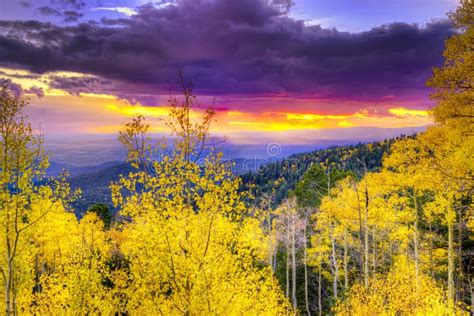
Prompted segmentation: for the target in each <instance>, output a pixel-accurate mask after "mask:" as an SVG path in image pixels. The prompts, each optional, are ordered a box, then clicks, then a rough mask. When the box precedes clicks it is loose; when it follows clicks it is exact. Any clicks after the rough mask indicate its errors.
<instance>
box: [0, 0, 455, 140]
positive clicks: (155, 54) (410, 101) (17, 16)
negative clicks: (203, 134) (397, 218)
mask: <svg viewBox="0 0 474 316" xmlns="http://www.w3.org/2000/svg"><path fill="white" fill-rule="evenodd" d="M294 2H295V3H294V4H293V5H292V4H291V3H288V1H287V0H273V1H271V0H266V1H263V0H262V1H260V0H176V1H166V0H162V1H153V2H152V3H150V2H148V1H131V0H121V1H107V0H87V1H86V0H36V1H33V0H30V1H28V0H23V1H17V0H1V1H0V78H3V79H4V80H7V81H8V82H10V85H11V87H12V88H14V89H15V91H16V92H17V93H18V94H24V95H29V96H30V97H31V108H30V109H29V115H30V118H31V120H32V121H33V123H34V124H35V126H38V125H39V123H41V129H42V131H43V132H44V133H45V134H46V135H50V136H58V137H59V136H61V137H64V138H66V139H67V137H73V136H78V135H82V136H90V137H97V135H99V136H100V135H109V134H115V133H116V132H117V131H118V130H119V129H120V127H121V126H122V125H123V124H124V123H125V122H127V121H128V120H130V118H131V117H133V116H135V115H138V114H143V115H145V116H147V117H150V118H151V120H152V121H153V131H155V132H166V130H165V129H164V127H163V126H164V125H163V122H162V120H160V119H161V118H163V117H165V116H166V114H167V111H168V105H167V100H168V98H169V95H170V94H179V90H178V89H177V88H178V86H177V83H178V80H177V79H178V78H177V71H178V69H183V70H184V72H185V74H186V76H187V77H188V78H195V79H196V90H195V92H196V94H197V95H198V97H199V101H200V104H202V108H201V109H199V108H197V109H196V113H194V115H196V116H198V114H199V113H197V112H199V111H200V110H202V109H205V107H206V106H207V105H209V104H211V103H212V102H213V99H214V98H215V108H216V111H217V122H216V123H215V125H214V127H213V129H212V132H213V133H214V134H218V135H225V136H227V137H229V139H230V140H234V141H235V142H239V141H240V142H249V143H251V142H258V141H259V139H264V138H265V139H268V138H272V137H273V136H274V137H275V138H277V139H278V140H279V141H282V142H285V141H286V142H290V143H295V142H296V143H298V142H301V143H305V142H310V141H311V140H312V139H318V138H324V137H326V138H330V139H350V138H352V139H355V140H356V139H366V138H377V137H376V136H377V135H374V133H375V134H377V133H380V136H381V137H380V138H383V137H387V135H388V136H390V135H394V134H396V133H400V132H410V131H415V130H416V131H418V130H420V128H422V127H423V126H426V125H428V124H430V122H431V121H430V118H429V117H428V113H427V110H428V109H429V107H430V106H431V102H430V100H429V93H430V91H429V89H427V88H425V82H426V80H427V79H428V78H429V77H430V74H431V71H432V67H434V66H439V65H440V64H441V63H442V51H443V44H444V41H445V39H446V38H448V37H449V36H450V35H451V34H453V32H455V31H454V29H453V28H452V26H451V24H450V23H449V22H448V21H447V20H446V13H447V12H448V11H450V10H453V9H454V8H455V7H456V5H457V1H455V0H384V1H380V0H295V1H294ZM381 129H387V130H386V131H391V132H388V133H385V132H383V131H384V130H381ZM389 129H390V130H389ZM259 135H263V136H264V137H263V136H262V138H260V137H259Z"/></svg>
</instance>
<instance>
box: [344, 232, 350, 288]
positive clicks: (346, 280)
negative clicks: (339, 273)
mask: <svg viewBox="0 0 474 316" xmlns="http://www.w3.org/2000/svg"><path fill="white" fill-rule="evenodd" d="M347 261H348V251H347V228H345V229H344V290H347V289H348V288H349V275H348V274H349V271H348V266H347V265H348V262H347Z"/></svg>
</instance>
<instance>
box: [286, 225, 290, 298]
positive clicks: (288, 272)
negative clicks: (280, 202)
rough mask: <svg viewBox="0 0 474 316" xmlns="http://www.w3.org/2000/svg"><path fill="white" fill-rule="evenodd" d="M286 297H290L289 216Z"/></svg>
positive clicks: (288, 227)
mask: <svg viewBox="0 0 474 316" xmlns="http://www.w3.org/2000/svg"><path fill="white" fill-rule="evenodd" d="M286 297H287V298H288V299H289V298H290V220H289V216H288V217H287V226H286Z"/></svg>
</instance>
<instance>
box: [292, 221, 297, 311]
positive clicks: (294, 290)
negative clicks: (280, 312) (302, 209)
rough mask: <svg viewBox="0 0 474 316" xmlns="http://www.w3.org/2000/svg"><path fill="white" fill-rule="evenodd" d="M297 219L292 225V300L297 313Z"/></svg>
mask: <svg viewBox="0 0 474 316" xmlns="http://www.w3.org/2000/svg"><path fill="white" fill-rule="evenodd" d="M295 221H296V220H295V218H294V217H293V220H292V223H291V300H292V302H293V309H294V310H295V311H296V307H297V301H296V240H295V239H296V238H295Z"/></svg>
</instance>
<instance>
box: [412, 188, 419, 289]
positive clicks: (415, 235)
mask: <svg viewBox="0 0 474 316" xmlns="http://www.w3.org/2000/svg"><path fill="white" fill-rule="evenodd" d="M413 202H414V205H415V223H414V227H413V244H414V247H415V278H416V286H417V289H418V286H419V278H420V241H419V237H418V200H417V198H416V195H415V194H413Z"/></svg>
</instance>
